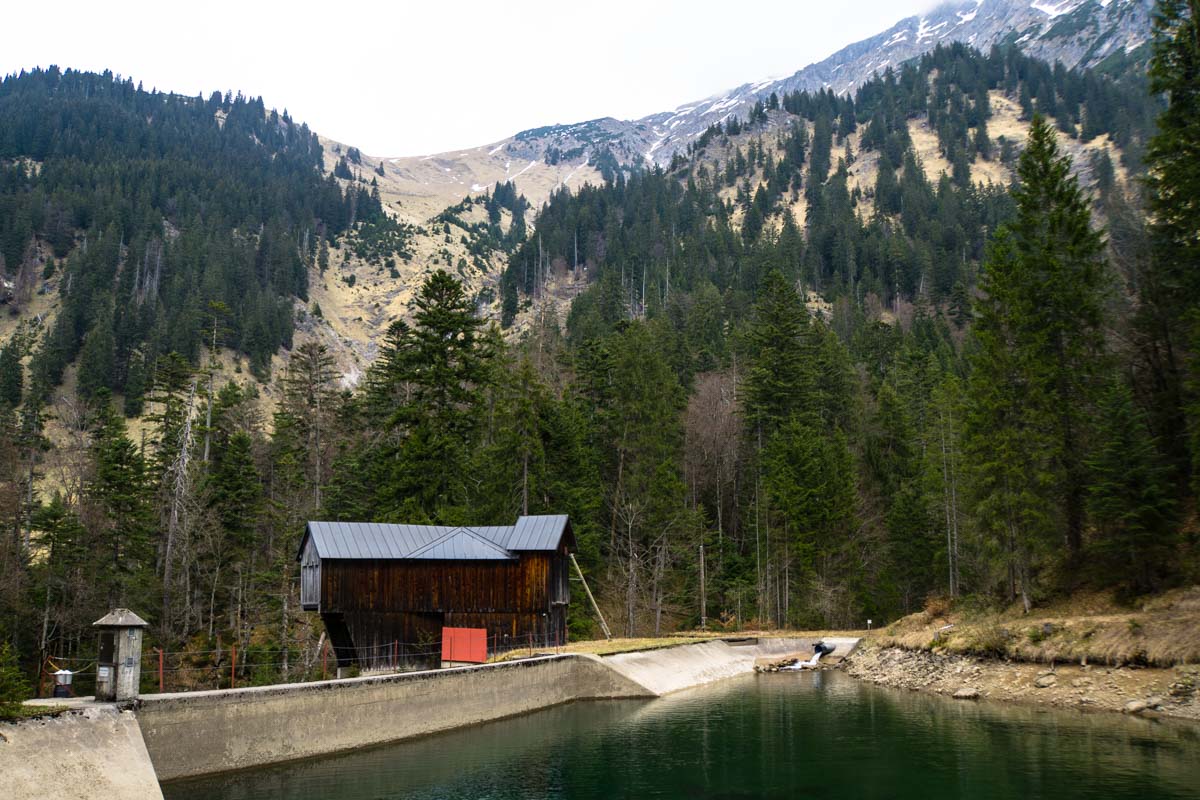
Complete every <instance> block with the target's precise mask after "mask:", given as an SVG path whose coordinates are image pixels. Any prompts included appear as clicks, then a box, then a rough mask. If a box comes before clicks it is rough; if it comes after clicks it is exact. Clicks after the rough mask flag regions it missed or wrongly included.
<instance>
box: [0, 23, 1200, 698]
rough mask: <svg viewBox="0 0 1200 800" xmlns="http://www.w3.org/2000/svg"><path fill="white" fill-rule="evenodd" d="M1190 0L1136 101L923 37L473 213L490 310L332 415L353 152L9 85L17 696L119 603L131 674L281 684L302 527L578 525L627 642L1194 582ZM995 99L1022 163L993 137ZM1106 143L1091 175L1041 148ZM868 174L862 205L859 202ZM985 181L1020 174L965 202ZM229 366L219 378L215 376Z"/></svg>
mask: <svg viewBox="0 0 1200 800" xmlns="http://www.w3.org/2000/svg"><path fill="white" fill-rule="evenodd" d="M1190 9H1194V4H1189V3H1188V2H1186V0H1162V2H1160V4H1159V9H1158V17H1157V21H1156V27H1155V32H1154V39H1153V48H1152V53H1151V56H1150V60H1149V66H1148V69H1147V68H1146V65H1145V64H1138V63H1136V62H1133V61H1131V62H1129V63H1120V64H1115V65H1113V66H1112V68H1111V69H1107V70H1093V71H1090V72H1077V71H1074V70H1068V69H1065V68H1064V67H1062V66H1061V65H1047V64H1044V63H1042V62H1038V61H1035V60H1033V59H1030V58H1028V57H1026V56H1023V55H1021V54H1020V52H1019V51H1018V50H1016V49H1015V48H996V49H993V50H992V51H991V52H990V53H986V54H984V53H980V52H977V51H974V50H972V49H970V48H967V47H965V46H961V45H950V46H945V47H939V48H938V49H937V50H935V51H933V52H932V53H930V54H928V55H926V56H923V57H922V58H921V59H919V60H918V61H915V62H912V63H908V64H905V65H903V66H901V67H900V68H898V69H895V70H893V69H890V68H889V69H888V70H887V71H885V72H884V73H882V74H881V75H878V76H877V77H875V78H873V79H872V80H870V81H868V82H867V83H865V84H864V85H862V86H861V87H860V88H859V89H858V90H857V91H856V93H855V94H854V95H853V96H852V97H851V96H838V95H835V94H833V93H831V92H827V91H822V92H816V93H796V94H786V95H783V96H776V95H772V96H771V97H770V98H768V99H767V100H765V101H763V102H761V103H760V104H759V105H758V106H756V107H755V108H754V111H753V112H752V113H751V114H750V115H749V116H748V118H747V119H736V118H731V119H729V120H727V121H725V122H724V123H723V124H721V125H716V126H713V127H712V128H710V129H709V130H708V131H707V132H706V133H704V135H703V136H701V137H698V138H697V139H696V140H695V141H694V143H693V144H692V145H691V146H690V147H689V148H688V151H687V152H686V153H680V154H678V155H677V156H676V157H675V158H674V159H673V161H672V162H671V164H670V165H669V167H653V168H651V167H629V166H626V167H623V168H622V167H619V166H618V167H615V168H610V169H608V170H607V172H608V179H607V180H606V181H605V182H604V183H603V185H598V186H597V185H589V186H585V187H583V188H580V189H578V190H576V191H573V192H572V191H568V190H565V189H564V190H560V191H558V192H556V193H554V194H553V195H552V196H551V197H550V199H549V201H548V202H547V203H546V204H545V205H544V206H543V207H542V208H541V209H540V210H531V211H530V215H529V219H528V220H526V219H525V217H524V208H525V201H524V200H523V198H520V197H518V196H516V195H515V194H514V191H513V188H512V186H511V185H509V184H502V185H498V186H497V187H496V189H495V192H494V193H489V194H488V197H487V199H486V203H487V204H488V209H489V213H490V214H491V212H492V211H493V209H494V214H491V215H492V216H494V219H493V220H492V221H493V224H494V230H489V232H488V233H487V236H488V237H489V241H490V242H491V244H489V247H493V248H500V249H502V250H503V251H505V252H506V253H507V265H506V267H505V268H504V270H503V274H502V275H500V276H499V279H498V280H499V285H498V296H499V298H500V308H499V313H498V319H497V320H496V321H495V322H492V321H488V320H486V319H484V318H482V317H481V316H480V314H479V313H478V308H479V306H480V303H479V298H478V297H476V296H474V295H473V294H472V293H471V292H469V291H468V290H467V288H466V287H465V286H464V284H463V283H462V282H461V281H460V280H459V279H458V278H457V277H454V276H451V275H449V274H447V273H446V272H443V271H438V272H435V273H433V274H432V276H431V277H429V278H428V279H427V280H425V281H424V283H423V284H422V285H421V286H420V288H419V290H418V291H417V292H416V296H415V300H414V303H413V307H412V312H411V314H410V316H409V317H407V318H406V319H396V320H394V321H393V322H392V323H391V325H390V327H389V328H388V330H387V335H386V340H385V344H384V346H383V348H382V351H381V354H380V356H379V358H378V359H377V360H376V361H375V362H374V363H373V364H372V365H371V366H370V368H369V369H368V370H367V372H366V375H365V377H364V378H363V380H362V381H361V382H360V383H359V385H358V386H357V388H355V389H353V390H346V389H343V388H341V385H340V383H339V380H338V378H339V377H340V376H339V375H338V374H336V372H335V369H334V361H333V358H332V356H331V355H330V354H329V353H328V352H327V351H326V350H325V349H324V347H323V346H322V345H320V344H317V343H315V342H313V341H305V342H303V343H299V341H298V340H297V341H293V332H294V314H295V311H294V308H295V304H296V301H297V300H305V299H306V298H307V285H308V283H307V282H308V276H309V274H310V270H313V269H320V268H322V266H323V265H322V263H321V262H322V259H323V258H324V259H327V258H328V248H329V247H331V246H339V247H342V246H344V247H350V248H355V247H357V248H359V251H360V252H373V253H376V254H377V255H380V256H387V255H391V254H399V253H403V252H405V247H406V244H405V242H406V238H407V237H408V236H409V235H410V233H411V232H410V231H409V230H408V229H406V228H405V227H404V226H401V225H399V224H398V223H396V222H394V221H393V220H392V219H391V218H390V217H389V216H388V215H387V213H386V212H385V211H384V209H383V207H382V205H381V202H380V198H379V194H378V191H377V190H373V188H372V186H371V185H370V183H369V182H365V181H363V180H361V179H359V178H355V176H354V174H353V172H351V168H350V161H349V160H348V159H350V155H348V156H347V157H345V158H343V159H342V160H341V161H340V162H339V164H338V170H337V171H334V172H333V173H329V174H327V173H325V172H324V170H323V168H322V152H321V147H320V145H319V143H318V142H317V138H316V136H315V135H314V134H313V133H312V132H310V131H309V130H308V129H307V127H306V126H304V125H302V124H298V123H296V122H294V121H293V120H292V119H290V117H289V116H288V115H287V114H286V113H282V114H281V113H276V112H274V111H267V110H266V107H265V106H264V104H263V102H262V100H261V99H249V98H244V97H241V96H229V95H222V94H220V93H215V94H213V95H212V96H211V97H210V98H207V99H205V98H203V97H195V98H187V97H180V96H175V95H167V94H160V93H155V92H146V91H143V90H142V89H141V88H140V87H138V86H135V85H134V84H133V83H132V82H131V81H128V80H123V79H120V78H117V77H115V76H113V75H111V74H103V75H97V74H86V73H77V72H71V71H66V72H60V71H58V70H54V69H52V70H48V71H35V72H31V73H23V74H20V75H17V76H12V77H9V78H7V79H5V80H4V82H3V83H2V84H0V273H2V274H3V276H4V277H5V278H6V280H7V281H8V284H9V288H7V290H6V291H7V297H6V303H7V305H8V306H9V307H10V308H13V309H18V310H19V308H20V307H21V306H22V304H23V303H28V302H29V300H30V298H31V297H32V296H33V295H34V294H35V293H37V292H43V291H50V290H54V291H57V292H58V294H59V297H60V298H61V302H60V307H59V310H58V312H57V314H56V315H55V316H54V318H53V319H51V320H47V321H45V322H44V323H42V322H41V321H38V320H36V319H28V320H25V321H23V322H22V323H21V325H19V326H18V327H17V328H16V332H15V333H14V334H13V335H12V336H11V337H9V338H8V339H7V340H6V341H2V342H0V527H2V529H3V532H4V533H3V537H2V538H0V637H2V638H3V639H4V640H6V641H8V642H10V643H11V644H12V645H13V646H14V647H15V650H16V652H17V653H18V654H19V656H20V658H21V663H22V664H23V665H25V666H26V667H28V668H29V669H31V670H35V669H36V665H37V664H38V663H39V661H40V660H41V659H42V658H44V657H45V656H46V655H48V654H56V655H64V656H65V655H78V656H81V657H86V656H87V655H88V654H89V653H90V652H91V648H93V647H94V643H93V636H92V632H91V628H90V623H91V622H92V621H93V620H94V619H96V618H97V617H99V616H101V614H103V613H104V611H105V610H107V608H108V607H110V606H113V605H123V606H128V607H131V608H134V609H135V610H137V611H138V613H140V614H142V615H143V616H144V617H146V619H147V620H149V621H150V622H151V631H150V638H151V639H152V641H153V643H154V644H155V645H156V646H160V647H164V648H166V649H168V650H170V651H172V652H179V651H182V650H186V649H189V648H191V649H194V650H196V651H198V652H200V651H203V652H209V651H212V650H213V648H214V647H215V648H217V649H220V648H221V647H222V646H228V645H230V644H233V643H236V644H237V645H238V647H239V650H240V651H242V652H244V653H253V652H254V651H255V649H256V648H258V649H261V650H262V651H264V652H266V651H270V652H273V653H279V652H284V653H286V654H287V656H286V657H284V658H283V662H282V666H280V665H279V664H278V660H277V659H276V661H274V662H272V663H273V666H272V667H271V668H270V669H263V670H261V671H260V672H258V673H251V674H248V675H247V676H246V677H247V679H248V680H261V681H270V680H277V679H278V678H279V676H280V673H281V672H282V674H283V675H284V676H287V675H288V674H291V675H293V676H294V675H295V674H296V673H297V671H303V670H305V669H311V668H312V667H313V664H314V661H313V658H314V657H315V656H314V653H315V650H313V648H314V646H315V644H316V642H317V636H318V634H319V630H317V626H315V625H314V623H313V621H312V620H311V619H309V618H308V617H309V616H310V615H305V614H301V613H300V612H299V610H298V595H297V591H298V588H297V575H296V573H297V570H296V564H295V556H296V547H297V545H298V542H299V539H300V536H301V534H302V532H303V528H304V524H305V522H306V521H307V520H309V519H318V518H323V519H343V520H377V521H396V522H401V521H402V522H411V523H442V524H508V523H510V522H511V521H512V519H513V518H514V517H515V516H516V515H518V514H526V513H528V514H538V513H567V514H569V515H570V516H571V519H572V523H573V526H574V531H575V534H576V537H577V539H578V543H579V560H580V562H581V564H582V565H583V568H584V571H585V572H586V573H587V574H588V577H589V581H590V582H592V585H593V589H594V590H595V591H596V593H597V595H598V599H599V600H600V603H601V605H602V607H603V608H604V610H605V612H606V613H607V614H608V615H609V622H610V624H611V625H612V627H613V629H614V632H617V633H623V634H626V635H634V634H649V633H660V632H667V631H670V630H675V629H678V628H681V627H696V626H699V625H701V624H705V625H707V626H708V627H718V626H724V627H727V628H729V629H737V628H749V627H769V626H775V627H793V628H857V627H862V626H863V625H864V624H865V620H866V619H868V618H870V619H873V620H875V621H876V622H877V623H878V622H887V621H891V620H895V619H897V618H899V617H900V616H903V615H905V614H909V613H912V612H914V611H917V610H919V609H921V608H922V607H923V605H924V604H925V603H926V602H927V601H928V600H929V598H931V597H949V598H960V599H962V600H963V601H964V602H973V603H978V604H980V605H988V604H996V605H998V604H1009V603H1021V604H1023V605H1024V607H1025V609H1027V610H1028V609H1031V608H1033V607H1035V606H1037V605H1038V604H1039V603H1042V602H1046V601H1047V600H1049V599H1051V598H1054V597H1056V596H1061V595H1064V594H1068V593H1071V592H1074V591H1081V590H1089V589H1115V590H1117V591H1118V593H1119V594H1120V596H1122V597H1126V598H1135V597H1139V596H1143V595H1146V594H1148V593H1153V592H1157V591H1162V590H1164V589H1167V588H1170V587H1172V586H1175V585H1179V584H1182V583H1185V582H1195V581H1196V580H1197V579H1200V557H1198V556H1200V554H1198V552H1197V548H1198V547H1200V542H1198V541H1197V527H1196V491H1197V486H1198V481H1200V462H1198V460H1197V459H1198V458H1200V365H1198V364H1197V361H1196V358H1197V355H1198V353H1197V348H1198V347H1200V338H1198V337H1200V328H1198V327H1197V326H1198V324H1200V285H1198V278H1197V274H1198V273H1197V271H1196V265H1197V264H1200V244H1198V242H1200V210H1198V209H1197V207H1196V204H1195V202H1194V198H1195V197H1197V196H1200V175H1198V174H1197V170H1198V169H1200V166H1198V165H1200V107H1198V106H1197V98H1200V47H1198V45H1197V42H1198V41H1200V36H1198V30H1197V29H1198V24H1200V20H1197V19H1196V18H1195V17H1194V15H1193V13H1192V11H1191V10H1190ZM997 96H1003V97H1005V98H1008V99H1010V100H1011V101H1012V102H1014V103H1016V104H1017V105H1018V106H1019V108H1020V113H1021V116H1022V119H1023V120H1024V121H1025V122H1026V123H1027V125H1026V130H1027V135H1025V136H1023V137H1022V138H1020V139H1013V138H1007V137H1005V136H1002V135H997V136H993V135H992V134H990V133H989V130H988V122H989V119H991V118H992V113H993V112H992V98H994V97H997ZM917 118H920V119H922V120H923V121H925V123H926V124H927V125H928V128H929V129H930V130H931V131H933V132H934V134H935V135H936V141H937V148H938V153H939V155H940V157H941V158H943V159H944V160H945V162H946V163H947V164H948V165H949V169H948V170H947V171H946V172H943V173H942V174H940V175H939V176H933V177H931V176H930V175H929V174H928V172H927V170H926V169H925V168H924V165H923V164H922V162H921V158H920V155H919V154H918V152H917V148H916V147H915V146H914V142H913V141H912V138H911V135H910V127H909V121H910V120H913V119H917ZM852 135H853V139H852ZM852 141H853V144H852ZM1096 141H1102V142H1103V143H1104V146H1103V147H1098V148H1093V149H1090V150H1088V151H1087V152H1088V153H1091V155H1090V156H1089V157H1088V159H1087V163H1075V162H1073V161H1072V159H1071V158H1069V157H1068V156H1067V154H1066V153H1065V151H1064V147H1063V144H1064V142H1078V143H1090V142H1096ZM353 152H354V153H357V151H353ZM351 155H352V154H351ZM864 158H871V159H875V160H876V163H877V166H876V168H875V170H874V179H873V182H872V183H871V184H870V185H866V186H864V185H861V183H854V185H853V186H851V181H850V180H849V177H848V176H849V171H850V168H851V167H852V166H853V164H854V163H855V162H856V161H857V160H859V159H864ZM350 160H352V159H350ZM606 163H607V162H606ZM983 164H1000V165H1003V166H1005V167H1006V168H1007V169H1009V170H1010V171H1011V174H1012V175H1013V181H1012V183H1011V184H1006V185H1001V184H997V183H988V182H984V183H980V182H978V181H977V180H973V179H972V170H973V168H976V167H978V166H979V165H983ZM343 168H344V171H345V175H341V176H339V175H338V171H341V170H342V169H343ZM1120 175H1124V176H1127V177H1126V178H1125V179H1119V176H1120ZM347 176H349V178H347ZM501 205H503V207H504V208H506V209H510V210H516V211H519V212H520V219H521V224H520V226H519V227H517V228H515V230H510V231H509V232H508V233H507V234H502V233H501V231H500V228H499V226H498V224H496V223H497V221H498V220H499V217H500V212H499V209H500V206H501ZM452 211H453V209H451V210H448V211H447V212H446V213H447V214H448V215H450V216H445V215H444V218H445V219H447V220H448V219H450V218H451V217H453V214H452V213H451V212H452ZM455 219H456V217H455ZM446 224H447V225H449V222H446ZM526 224H528V229H527V228H526ZM564 280H570V281H573V282H574V283H575V284H576V285H578V286H579V287H580V290H579V292H578V294H577V295H575V296H574V297H573V299H572V300H571V302H570V304H569V307H567V308H566V310H565V311H564V313H562V314H559V313H557V312H556V310H555V308H556V306H555V305H554V304H553V303H550V302H546V300H547V299H548V298H549V296H550V294H551V288H552V286H555V285H558V284H559V283H561V282H562V281H564ZM518 329H519V330H520V331H521V333H520V334H519V335H518V334H516V333H514V331H516V330H518ZM223 349H227V350H232V351H235V352H237V353H240V354H243V355H244V356H245V357H246V358H247V360H248V363H249V364H250V365H251V370H250V373H249V374H229V373H226V372H219V371H218V369H217V367H216V365H215V361H214V359H213V353H214V352H217V351H220V350H223ZM277 353H279V354H282V355H283V356H284V362H285V366H284V367H280V368H277V369H276V370H275V371H274V374H272V371H271V360H272V357H273V356H275V355H276V354H277ZM68 378H69V380H68ZM268 381H269V382H272V383H273V384H274V385H275V387H276V388H277V389H278V394H279V396H280V398H281V399H280V401H279V402H278V404H277V405H275V406H274V408H273V409H272V410H271V413H270V414H269V415H268V414H267V413H266V412H265V411H264V406H263V404H262V403H261V402H260V400H261V398H260V390H259V386H260V385H261V382H268ZM51 428H53V435H51V433H50V431H51ZM702 587H703V591H702ZM571 613H572V623H571V624H572V631H573V635H575V636H590V635H592V634H593V633H595V632H596V627H595V621H594V619H593V615H592V614H591V613H590V610H589V609H587V608H585V607H584V604H583V603H581V602H577V603H573V604H572V608H571ZM263 663H265V660H264V662H263Z"/></svg>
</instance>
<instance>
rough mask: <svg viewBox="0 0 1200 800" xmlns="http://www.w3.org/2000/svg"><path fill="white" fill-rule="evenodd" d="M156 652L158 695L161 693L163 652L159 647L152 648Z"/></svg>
mask: <svg viewBox="0 0 1200 800" xmlns="http://www.w3.org/2000/svg"><path fill="white" fill-rule="evenodd" d="M154 649H155V650H156V651H158V693H159V694H162V693H163V651H162V648H161V647H156V648H154Z"/></svg>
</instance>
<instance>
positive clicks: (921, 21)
mask: <svg viewBox="0 0 1200 800" xmlns="http://www.w3.org/2000/svg"><path fill="white" fill-rule="evenodd" d="M1152 8H1153V2H1152V0H1056V1H1054V0H1032V1H1031V0H951V2H947V3H943V4H942V5H939V6H937V7H936V8H934V9H932V10H931V11H929V12H928V13H926V14H924V15H913V16H909V17H906V18H904V19H902V20H900V21H898V22H896V23H895V24H894V25H892V26H891V27H889V28H887V29H886V30H884V31H881V32H880V33H878V34H876V35H874V36H871V37H868V38H866V39H863V40H860V41H858V42H853V43H851V44H848V45H846V46H844V47H842V48H840V49H839V50H837V51H836V52H834V53H833V54H831V55H829V56H828V57H826V58H824V59H822V60H820V61H816V62H813V63H811V64H808V65H807V66H805V67H803V68H801V69H799V70H797V71H796V72H794V73H792V74H791V75H788V76H785V77H781V78H766V79H762V80H759V81H754V82H751V83H744V84H742V85H741V86H738V87H735V88H733V89H730V90H728V91H725V92H718V93H716V94H713V95H710V96H709V97H706V98H703V99H700V100H694V101H690V102H687V103H683V104H681V105H679V106H677V107H676V108H675V109H672V110H669V111H661V112H657V113H655V114H650V115H648V116H645V117H641V118H639V119H634V120H621V119H617V118H615V117H612V116H601V117H596V118H594V119H590V120H584V121H580V122H568V123H561V124H555V125H544V126H539V127H536V128H529V129H526V130H522V131H518V132H517V133H515V134H513V135H512V136H509V137H507V138H505V139H502V140H499V141H497V142H491V143H489V144H486V145H481V146H479V147H476V148H470V149H468V150H458V151H451V152H447V153H434V154H423V155H420V156H408V157H395V158H383V159H380V160H381V161H383V162H384V163H385V170H386V171H387V172H388V173H391V174H390V177H393V178H394V180H395V181H396V186H395V189H396V191H397V193H398V194H399V195H400V196H402V197H403V196H406V195H409V196H411V197H413V198H417V197H428V196H429V195H430V194H431V190H430V189H429V188H428V184H427V183H426V182H427V181H428V180H429V179H430V178H431V177H432V178H439V177H440V178H447V177H448V178H449V179H450V181H451V183H449V184H448V185H447V186H446V188H447V189H451V190H453V191H464V190H465V191H466V192H471V193H475V192H478V191H482V190H483V189H484V188H485V187H486V186H488V185H490V183H488V182H485V181H480V180H476V179H472V178H471V176H476V175H487V176H488V177H489V178H490V179H491V180H492V181H494V180H496V179H501V180H513V181H514V182H515V183H516V185H517V187H518V189H519V190H520V191H521V192H522V193H524V194H525V195H526V196H527V197H528V198H529V199H530V201H531V202H532V203H533V205H534V207H537V206H538V205H540V203H541V202H542V201H544V200H545V199H546V197H548V195H549V192H550V191H552V190H553V189H554V188H557V187H558V186H561V185H578V184H580V183H582V182H583V181H584V180H587V179H589V178H595V177H602V176H603V175H604V174H605V171H606V170H605V169H604V168H603V167H605V166H607V169H608V170H612V169H615V168H618V167H624V168H631V167H633V166H635V165H647V164H649V165H655V164H657V165H666V164H669V163H670V161H671V159H672V157H673V156H674V155H675V154H676V153H679V152H684V151H686V149H687V146H688V144H690V143H691V142H692V141H694V140H695V139H697V138H698V137H699V136H701V135H702V134H703V132H704V131H705V130H706V129H707V128H709V127H710V126H711V125H713V124H716V123H718V122H723V121H725V120H727V119H729V118H731V117H734V116H737V117H740V118H742V119H745V118H746V117H747V116H748V115H749V113H750V111H751V110H752V109H753V108H754V105H755V103H756V102H759V101H765V100H766V99H767V98H768V97H769V96H770V94H771V93H772V92H774V93H777V94H780V95H782V94H785V93H788V92H795V91H818V90H821V89H827V90H830V91H833V92H835V93H837V94H845V93H847V92H851V91H853V90H854V89H855V88H857V87H858V86H859V85H860V84H861V83H862V82H864V81H865V80H867V79H869V78H870V77H871V76H872V75H874V74H876V73H877V72H879V71H880V70H882V69H887V68H889V67H897V66H899V65H900V64H903V63H905V62H907V61H910V60H912V59H913V58H916V57H918V56H920V55H922V54H923V53H926V52H928V51H930V50H932V49H933V48H934V47H935V46H937V45H938V44H939V43H950V42H956V41H960V42H964V43H966V44H969V45H971V46H973V47H975V48H977V49H979V50H982V51H985V52H986V51H987V50H988V49H989V48H990V47H991V46H992V45H997V44H1006V43H1008V44H1014V45H1016V46H1017V47H1018V48H1019V49H1021V50H1022V52H1024V53H1026V54H1027V55H1031V56H1033V57H1035V58H1039V59H1041V60H1044V61H1047V62H1049V63H1054V62H1055V61H1060V62H1062V64H1063V65H1064V66H1065V67H1068V68H1070V67H1076V66H1080V67H1084V68H1096V67H1099V66H1100V65H1102V64H1104V63H1105V61H1106V60H1114V59H1115V60H1119V59H1120V57H1121V56H1131V54H1135V53H1136V52H1137V51H1139V49H1140V48H1142V46H1143V45H1144V44H1145V43H1146V42H1147V41H1148V39H1149V36H1150V15H1151V13H1152ZM430 161H433V162H436V163H437V164H438V167H437V169H438V170H440V173H433V172H432V171H429V170H420V169H419V168H420V165H421V164H422V163H426V162H430ZM601 162H607V164H606V165H605V164H604V163H601ZM598 164H600V167H601V168H598ZM389 165H390V166H391V167H392V168H391V169H389V168H388V166H389ZM406 173H408V174H406ZM413 176H415V177H413ZM571 181H574V182H575V183H574V184H572V183H571ZM473 186H478V187H479V188H478V189H473V188H471V187H473ZM527 186H528V187H529V188H526V187H527ZM438 196H439V198H440V199H445V200H446V201H447V203H449V202H454V201H456V200H457V199H459V197H461V194H459V195H458V196H452V195H451V194H450V193H447V194H445V196H444V197H442V196H441V194H438Z"/></svg>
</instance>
